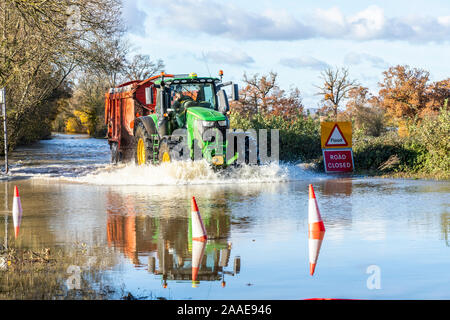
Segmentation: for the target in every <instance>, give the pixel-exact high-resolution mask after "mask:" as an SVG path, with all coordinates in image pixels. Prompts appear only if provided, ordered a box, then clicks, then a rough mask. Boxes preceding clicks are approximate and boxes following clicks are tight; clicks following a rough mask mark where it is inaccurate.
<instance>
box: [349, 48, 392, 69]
mask: <svg viewBox="0 0 450 320" xmlns="http://www.w3.org/2000/svg"><path fill="white" fill-rule="evenodd" d="M364 63H369V64H370V65H371V66H372V67H373V68H378V69H386V68H388V67H389V63H387V62H386V61H385V60H384V59H383V58H380V57H377V56H374V55H371V54H368V53H355V52H350V53H348V54H347V55H346V56H345V57H344V64H346V65H361V64H364Z"/></svg>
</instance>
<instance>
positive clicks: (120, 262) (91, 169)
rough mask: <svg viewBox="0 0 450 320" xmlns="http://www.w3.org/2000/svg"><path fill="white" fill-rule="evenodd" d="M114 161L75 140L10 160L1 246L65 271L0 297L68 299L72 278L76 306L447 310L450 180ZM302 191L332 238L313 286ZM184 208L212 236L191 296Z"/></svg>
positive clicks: (47, 144) (86, 141)
mask: <svg viewBox="0 0 450 320" xmlns="http://www.w3.org/2000/svg"><path fill="white" fill-rule="evenodd" d="M108 160H109V147H108V145H107V142H106V141H105V140H98V139H90V138H88V137H86V136H83V135H55V136H54V137H53V139H51V140H46V141H41V142H39V143H37V144H35V145H33V146H30V147H26V148H19V149H18V150H16V151H15V152H14V153H13V154H12V156H11V160H10V161H11V164H12V166H11V177H9V179H5V178H3V180H1V183H2V185H0V205H1V206H2V207H3V209H2V210H1V212H0V215H1V216H0V244H2V245H6V244H8V246H10V247H11V246H16V247H17V248H25V249H26V248H30V249H33V250H41V249H43V248H50V249H51V250H52V251H58V252H62V255H63V256H64V263H65V266H64V268H63V269H62V271H61V272H59V273H55V274H52V275H46V276H45V277H44V276H42V275H40V274H39V273H36V274H35V275H33V276H30V277H29V276H27V277H22V278H20V279H15V278H14V275H12V274H11V273H9V275H8V276H0V296H1V298H3V299H8V298H15V297H16V296H15V294H16V293H15V292H13V289H12V288H13V285H14V283H15V281H16V282H20V281H21V283H22V284H23V286H24V288H26V289H27V290H26V291H27V293H26V294H28V295H29V296H28V297H31V298H32V297H35V296H39V294H43V293H44V292H45V293H46V294H47V296H48V295H50V296H51V295H52V292H54V297H55V298H59V297H64V295H67V294H68V293H70V291H71V288H70V285H69V286H68V284H67V283H68V282H67V281H68V280H70V279H71V277H72V276H73V275H75V274H76V275H78V274H79V276H80V277H81V280H82V281H80V285H81V286H82V288H81V291H80V292H79V293H78V294H79V295H78V296H76V298H80V297H82V296H83V294H85V291H83V290H84V289H86V291H88V290H93V291H96V290H97V291H101V292H103V293H105V297H107V298H121V297H122V296H123V295H126V294H127V293H128V292H129V293H131V294H132V295H133V296H134V297H138V298H142V299H157V298H159V299H161V298H165V299H307V298H318V297H319V298H321V297H327V298H348V299H450V290H449V289H448V280H450V276H449V272H448V270H450V239H449V238H448V236H449V231H450V210H449V199H450V197H449V195H450V183H449V182H435V181H423V180H422V181H421V180H402V179H397V180H394V179H375V178H364V177H353V178H351V177H347V178H336V177H333V176H326V175H325V174H314V173H311V172H308V171H305V170H303V169H302V168H301V166H294V165H271V166H266V167H243V168H240V169H234V170H230V171H227V172H222V173H216V172H214V171H212V170H211V169H210V168H209V167H208V166H207V165H205V164H204V163H201V162H200V163H190V162H189V163H172V164H168V165H164V166H159V167H154V166H148V167H144V168H140V167H136V166H134V165H128V166H125V165H121V166H117V167H113V166H110V165H109V164H108ZM309 184H313V185H314V189H315V194H316V197H317V200H318V204H319V208H320V212H321V216H322V218H323V221H324V224H325V228H326V233H325V237H324V240H323V243H322V246H321V249H320V254H319V257H318V262H317V266H316V269H315V273H314V275H313V276H311V275H310V274H309V258H308V185H309ZM15 185H17V186H18V188H19V190H20V195H21V200H22V207H23V218H22V224H21V229H20V235H19V237H18V239H14V233H13V226H12V217H11V206H12V196H13V189H14V186H15ZM192 196H195V197H196V199H197V204H198V207H199V211H200V213H201V215H202V217H203V220H204V224H205V227H206V230H207V233H208V237H209V240H208V241H207V242H206V244H205V247H204V248H203V250H204V251H203V254H202V255H201V256H202V259H201V265H200V269H199V275H198V280H199V281H200V283H199V284H198V285H196V286H194V287H193V285H192V260H193V257H197V256H198V251H197V250H198V248H197V247H195V246H193V245H192V241H191V240H190V237H191V228H190V225H191V221H190V211H191V198H192ZM200 254H201V252H200ZM66 266H68V267H70V266H73V267H72V268H71V269H68V267H67V268H66ZM77 268H78V269H77ZM71 270H79V271H77V272H78V273H77V272H75V273H74V272H72V271H71ZM1 272H5V271H0V275H1ZM4 275H6V273H4ZM33 277H34V278H33ZM74 283H76V282H74ZM49 288H50V289H49ZM49 290H53V291H50V292H49ZM86 294H87V293H86Z"/></svg>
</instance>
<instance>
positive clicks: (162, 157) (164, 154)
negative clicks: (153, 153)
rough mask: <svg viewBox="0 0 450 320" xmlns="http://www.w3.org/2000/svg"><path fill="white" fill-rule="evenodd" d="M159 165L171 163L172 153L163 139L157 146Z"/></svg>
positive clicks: (166, 141)
mask: <svg viewBox="0 0 450 320" xmlns="http://www.w3.org/2000/svg"><path fill="white" fill-rule="evenodd" d="M158 160H159V163H164V162H172V161H173V160H174V159H173V152H172V150H171V148H170V144H169V142H168V140H167V139H163V140H162V141H161V142H160V144H159V159H158Z"/></svg>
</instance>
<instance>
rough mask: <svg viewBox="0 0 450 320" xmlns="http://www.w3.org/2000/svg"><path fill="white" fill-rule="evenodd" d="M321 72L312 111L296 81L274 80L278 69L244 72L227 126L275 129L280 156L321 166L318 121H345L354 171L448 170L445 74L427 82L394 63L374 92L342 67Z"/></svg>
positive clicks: (443, 173)
mask: <svg viewBox="0 0 450 320" xmlns="http://www.w3.org/2000/svg"><path fill="white" fill-rule="evenodd" d="M321 79H322V80H323V85H322V86H320V87H318V95H320V96H321V97H322V101H321V102H322V105H323V107H322V108H321V109H319V110H317V111H316V112H310V111H309V110H308V109H306V108H305V106H304V105H303V103H302V99H301V95H300V91H299V90H298V89H297V88H291V89H290V91H288V92H286V91H284V90H281V89H280V88H279V87H278V85H277V81H276V80H277V74H276V73H270V74H269V75H263V76H259V75H254V76H252V77H248V76H247V75H244V78H243V82H244V83H245V86H244V87H243V88H242V89H241V100H240V101H239V102H236V103H234V104H233V105H232V108H231V126H232V127H233V128H242V129H247V128H254V129H279V130H280V158H281V160H284V161H293V162H297V161H302V162H311V163H314V164H316V168H317V170H321V171H322V170H323V159H322V153H321V148H320V122H321V121H335V120H337V121H351V122H352V126H353V151H354V160H355V171H356V173H359V174H369V175H386V176H398V177H418V178H433V179H449V178H450V110H449V106H448V99H449V98H450V79H446V80H442V81H438V82H433V83H430V81H429V73H428V72H427V71H425V70H421V69H415V68H411V67H409V66H395V67H391V68H389V70H387V71H385V72H383V80H382V82H381V83H380V84H379V87H380V90H379V93H378V95H372V94H371V93H370V92H369V90H368V88H366V87H363V86H361V85H360V84H358V83H357V82H356V81H355V80H351V79H349V76H348V71H347V70H346V69H334V70H333V69H328V70H325V71H324V72H322V74H321ZM305 110H306V111H305Z"/></svg>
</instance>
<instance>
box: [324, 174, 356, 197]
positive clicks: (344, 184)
mask: <svg viewBox="0 0 450 320" xmlns="http://www.w3.org/2000/svg"><path fill="white" fill-rule="evenodd" d="M352 186H353V183H352V179H351V178H342V179H332V180H331V179H330V180H325V182H324V185H323V191H322V193H323V195H326V196H351V195H352Z"/></svg>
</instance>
